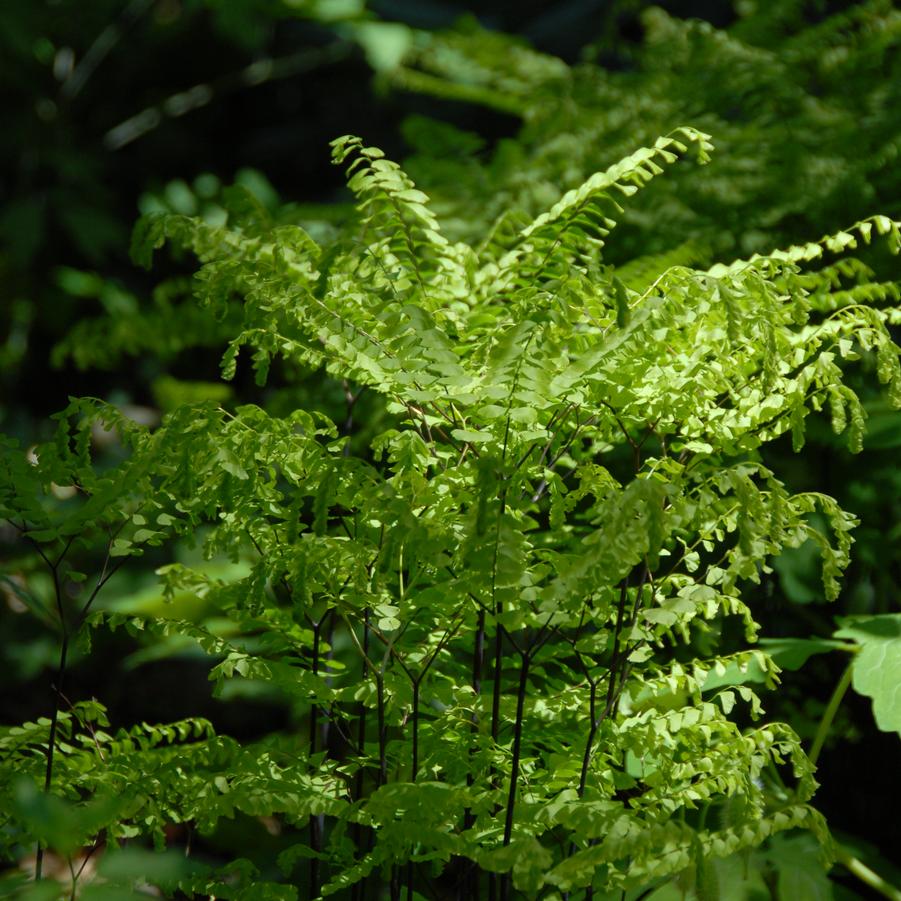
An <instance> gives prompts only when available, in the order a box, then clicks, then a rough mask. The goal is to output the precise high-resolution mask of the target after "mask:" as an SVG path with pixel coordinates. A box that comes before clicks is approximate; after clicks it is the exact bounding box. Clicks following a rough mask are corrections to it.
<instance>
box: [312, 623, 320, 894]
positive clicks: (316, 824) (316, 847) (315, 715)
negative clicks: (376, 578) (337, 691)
mask: <svg viewBox="0 0 901 901" xmlns="http://www.w3.org/2000/svg"><path fill="white" fill-rule="evenodd" d="M312 626H313V675H314V676H317V675H319V640H320V634H321V632H322V619H320V620H319V621H318V622H315V623H312ZM318 731H319V705H318V704H316V703H314V704H312V705H311V707H310V758H312V757H313V755H314V754H315V753H316V733H317V732H318ZM310 848H311V850H312V851H313V856H312V857H310V896H311V897H313V898H315V897H316V896H317V895H318V894H319V857H318V855H319V852H320V851H321V850H322V823H321V822H320V820H319V817H318V816H316V815H315V814H310Z"/></svg>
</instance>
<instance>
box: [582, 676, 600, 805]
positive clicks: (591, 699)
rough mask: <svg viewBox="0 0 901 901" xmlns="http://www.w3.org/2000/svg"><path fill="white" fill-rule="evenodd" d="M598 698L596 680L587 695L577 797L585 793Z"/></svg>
mask: <svg viewBox="0 0 901 901" xmlns="http://www.w3.org/2000/svg"><path fill="white" fill-rule="evenodd" d="M597 700H598V680H597V679H595V680H594V681H593V682H592V683H591V691H590V693H589V695H588V715H589V717H590V719H591V723H590V725H589V727H588V737H587V738H586V739H585V751H584V753H583V754H582V770H581V772H580V773H579V797H580V798H581V797H582V795H584V794H585V785H586V783H587V782H588V765H589V764H590V763H591V749H592V748H593V747H594V738H595V735H597V731H598V725H599V723H598V718H597V714H596V712H595V711H596V708H597Z"/></svg>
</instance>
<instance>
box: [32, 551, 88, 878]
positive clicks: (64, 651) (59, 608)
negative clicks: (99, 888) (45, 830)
mask: <svg viewBox="0 0 901 901" xmlns="http://www.w3.org/2000/svg"><path fill="white" fill-rule="evenodd" d="M71 543H72V540H71V539H69V543H68V544H66V547H65V550H63V552H62V553H61V554H60V555H59V557H58V558H57V560H56V562H55V563H52V562H51V561H50V560H49V559H48V558H47V557H46V556H45V555H44V553H43V552H42V551H41V549H40V547H37V545H35V546H36V547H37V549H38V553H39V554H40V555H41V557H42V558H43V560H44V562H45V563H46V564H47V565H48V566H49V567H50V572H51V573H52V574H53V593H54V596H55V598H56V612H57V614H58V615H59V628H60V636H61V638H60V646H59V666H58V667H57V670H56V680H55V682H54V685H53V711H52V713H51V714H50V731H49V733H48V735H47V764H46V766H45V768H44V794H49V793H50V786H51V785H52V784H53V757H54V753H55V751H56V732H57V729H58V727H59V707H60V702H61V701H62V698H63V680H64V679H65V676H66V661H67V658H68V655H69V624H68V623H67V622H66V612H65V610H64V609H63V591H62V586H61V585H60V582H59V565H60V563H61V562H62V559H63V557H64V556H65V554H66V552H67V551H68V550H69V546H70V545H71ZM96 593H97V591H96V589H95V591H94V594H93V595H92V596H91V600H93V599H94V595H96ZM90 603H91V601H90V600H89V601H88V605H90ZM86 609H87V605H86V607H85V610H86ZM43 870H44V846H43V845H42V844H41V843H40V842H38V846H37V850H36V851H35V855H34V879H35V882H38V881H40V879H41V876H42V875H43ZM73 891H74V888H73Z"/></svg>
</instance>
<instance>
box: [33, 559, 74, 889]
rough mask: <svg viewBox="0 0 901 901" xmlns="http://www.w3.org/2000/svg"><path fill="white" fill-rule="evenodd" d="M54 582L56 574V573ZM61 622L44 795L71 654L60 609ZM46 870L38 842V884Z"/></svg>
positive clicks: (35, 864) (50, 774) (36, 860)
mask: <svg viewBox="0 0 901 901" xmlns="http://www.w3.org/2000/svg"><path fill="white" fill-rule="evenodd" d="M53 575H54V580H55V578H56V573H55V572H54V574H53ZM60 620H61V622H62V628H63V636H62V641H61V643H60V649H59V666H58V667H57V670H56V680H55V682H54V685H53V711H52V713H51V714H50V734H49V735H48V737H47V765H46V767H45V768H44V793H45V794H49V793H50V785H51V783H52V782H53V755H54V751H55V749H56V732H57V726H58V724H59V706H60V701H61V700H62V692H63V678H64V676H65V674H66V658H67V656H68V654H69V634H68V632H67V630H66V623H65V620H64V619H63V618H62V609H60ZM43 869H44V846H43V845H42V844H41V843H40V842H38V847H37V851H36V852H35V856H34V878H35V881H36V882H38V881H40V879H41V876H42V873H43Z"/></svg>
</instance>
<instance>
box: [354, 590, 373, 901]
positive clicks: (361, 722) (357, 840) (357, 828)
mask: <svg viewBox="0 0 901 901" xmlns="http://www.w3.org/2000/svg"><path fill="white" fill-rule="evenodd" d="M362 645H363V656H364V658H368V656H369V608H368V607H367V608H366V609H365V610H364V611H363V642H362ZM365 677H366V664H365V663H364V664H363V673H362V678H364V679H365ZM357 717H358V719H357V747H358V750H359V754H360V757H361V758H363V757H365V755H366V705H365V704H364V703H363V702H362V701H360V706H359V709H358V711H357ZM363 770H364V768H363V767H362V766H361V767H360V769H359V770H358V771H357V778H356V780H355V785H354V800H355V801H359V800H360V799H361V798H362V797H363ZM352 837H353V843H354V847H355V848H357V849H360V846H361V844H362V842H363V827H362V826H361V825H360V824H359V823H354V824H353V830H352ZM368 841H369V839H368V838H367V847H368ZM367 881H368V880H367V879H366V878H364V879H362V880H360V881H359V882H355V883H354V885H353V887H352V888H351V894H350V897H351V901H364V899H365V898H366V885H367Z"/></svg>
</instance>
